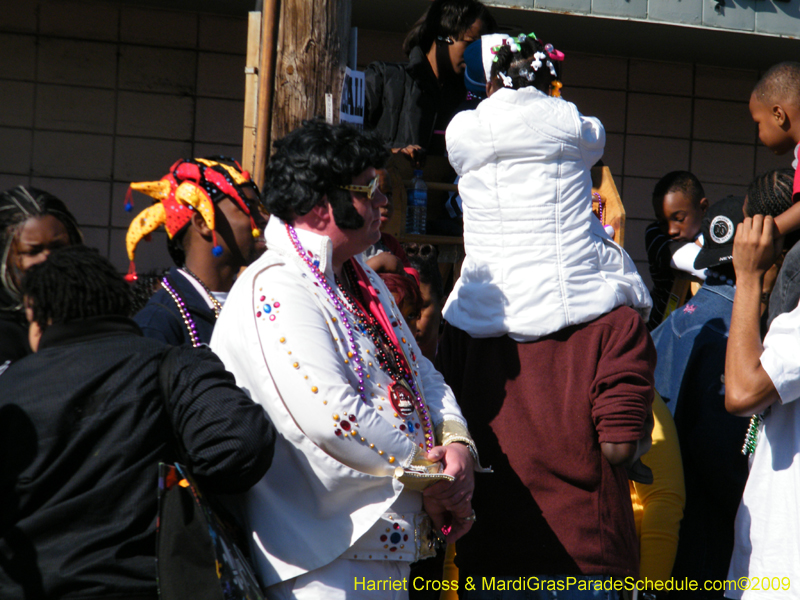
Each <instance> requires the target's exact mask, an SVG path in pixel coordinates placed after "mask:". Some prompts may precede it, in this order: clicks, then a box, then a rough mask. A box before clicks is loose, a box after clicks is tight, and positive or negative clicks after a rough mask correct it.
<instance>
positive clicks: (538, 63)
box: [531, 52, 547, 71]
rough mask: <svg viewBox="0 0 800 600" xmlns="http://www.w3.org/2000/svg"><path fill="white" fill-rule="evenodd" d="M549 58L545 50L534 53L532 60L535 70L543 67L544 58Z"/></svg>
mask: <svg viewBox="0 0 800 600" xmlns="http://www.w3.org/2000/svg"><path fill="white" fill-rule="evenodd" d="M543 58H547V55H546V54H545V53H544V52H536V53H535V54H534V55H533V61H532V62H531V67H533V70H534V71H538V70H539V69H541V68H542V59H543Z"/></svg>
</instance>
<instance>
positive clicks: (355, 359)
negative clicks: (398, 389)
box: [286, 223, 434, 451]
mask: <svg viewBox="0 0 800 600" xmlns="http://www.w3.org/2000/svg"><path fill="white" fill-rule="evenodd" d="M286 232H287V233H288V234H289V239H290V240H291V241H292V245H293V246H294V249H295V250H296V251H297V254H298V255H299V256H300V258H302V259H303V262H305V263H306V265H307V266H308V268H309V269H310V270H311V272H312V273H313V274H314V277H315V278H316V279H317V282H318V283H319V285H320V287H321V288H322V289H323V290H325V293H326V294H327V296H328V298H330V300H331V302H332V303H333V306H334V308H335V309H336V312H338V313H339V316H340V317H341V319H342V323H343V324H344V326H345V329H346V330H347V342H348V346H349V348H350V351H349V352H348V357H349V358H350V359H351V360H352V364H353V368H354V369H355V372H356V376H357V377H358V394H359V396H360V397H361V400H363V401H364V402H368V400H367V396H366V394H365V392H364V365H363V361H362V359H361V352H360V350H359V348H358V344H356V341H355V338H354V337H353V326H352V325H351V324H350V319H349V317H348V314H347V313H348V311H347V309H346V308H345V306H344V304H342V302H341V301H340V300H339V296H338V295H337V294H336V292H335V291H334V289H333V288H332V287H331V285H330V284H329V283H328V280H327V278H326V277H325V275H323V273H322V271H320V270H319V267H318V266H317V265H315V264H314V263H313V262H312V261H311V258H310V257H309V255H308V252H306V250H305V248H303V245H302V244H301V243H300V240H299V239H298V238H297V232H296V231H295V229H294V227H292V226H291V225H289V224H288V223H286ZM353 311H355V312H354V315H355V317H356V319H357V318H358V312H357V307H356V306H355V303H353ZM409 375H411V374H410V373H409ZM390 376H391V375H390ZM406 381H407V382H408V383H409V385H410V387H411V389H412V391H413V395H414V397H415V399H416V404H417V406H416V408H417V410H418V412H419V413H420V416H421V417H422V422H423V424H424V431H425V446H426V448H427V450H428V451H430V450H431V449H432V448H433V444H434V436H433V428H432V426H431V421H430V415H429V414H428V409H427V407H426V406H425V402H424V401H423V400H422V397H421V396H420V394H419V392H418V390H417V386H416V383H415V382H414V378H413V377H412V376H409V377H408V378H407V379H406Z"/></svg>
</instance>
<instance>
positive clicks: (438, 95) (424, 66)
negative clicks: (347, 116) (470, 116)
mask: <svg viewBox="0 0 800 600" xmlns="http://www.w3.org/2000/svg"><path fill="white" fill-rule="evenodd" d="M364 89H365V104H366V111H365V112H366V114H365V116H364V128H365V129H374V130H376V131H378V132H379V133H380V134H381V136H382V137H383V139H384V140H385V141H386V143H387V144H388V145H389V146H390V147H392V148H402V147H405V146H408V145H409V144H416V145H418V146H422V147H423V148H425V149H426V150H427V151H428V152H429V153H430V154H435V155H443V154H444V136H441V135H434V133H433V132H434V130H444V129H446V127H447V124H448V123H449V122H450V119H451V118H452V116H453V114H454V113H455V109H456V107H458V105H459V104H461V103H462V102H463V101H464V99H465V98H466V88H465V87H464V83H463V80H461V79H454V80H453V81H452V82H449V83H448V85H446V86H443V87H439V82H438V81H437V79H436V76H435V75H434V74H433V69H431V65H430V63H429V62H428V59H427V57H426V56H425V53H424V52H423V51H422V49H421V48H420V47H419V46H417V47H415V48H413V49H412V50H411V54H410V55H409V61H408V63H407V64H401V63H389V62H374V63H372V64H370V65H369V66H368V67H367V70H366V74H365V88H364Z"/></svg>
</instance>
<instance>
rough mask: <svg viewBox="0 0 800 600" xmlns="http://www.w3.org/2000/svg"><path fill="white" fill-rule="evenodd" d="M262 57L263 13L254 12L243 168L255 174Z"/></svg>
mask: <svg viewBox="0 0 800 600" xmlns="http://www.w3.org/2000/svg"><path fill="white" fill-rule="evenodd" d="M260 55H261V13H260V12H257V11H252V12H250V13H249V15H248V21H247V62H246V64H245V68H244V73H245V79H244V131H243V134H242V167H243V168H244V169H245V170H246V171H250V173H254V167H255V159H256V146H257V144H256V140H257V139H258V138H257V133H258V128H257V125H258V71H259V69H258V66H259V58H260Z"/></svg>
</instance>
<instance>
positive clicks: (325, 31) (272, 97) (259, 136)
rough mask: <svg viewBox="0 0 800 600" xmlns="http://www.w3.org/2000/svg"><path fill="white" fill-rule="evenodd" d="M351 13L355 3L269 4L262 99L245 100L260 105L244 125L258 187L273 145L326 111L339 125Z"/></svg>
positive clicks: (305, 0)
mask: <svg viewBox="0 0 800 600" xmlns="http://www.w3.org/2000/svg"><path fill="white" fill-rule="evenodd" d="M351 11H352V0H265V1H264V7H263V13H262V16H261V35H260V40H259V41H258V43H257V45H258V47H259V52H258V56H259V64H258V86H257V88H258V93H257V99H254V98H252V96H251V97H250V98H249V99H246V101H245V102H246V105H247V102H250V103H251V105H257V107H258V108H257V111H256V120H255V125H254V127H253V123H252V121H251V122H250V123H246V124H245V146H247V145H248V139H249V140H250V141H251V145H250V149H249V150H248V149H247V148H246V149H245V152H244V155H245V156H252V166H250V165H248V164H247V162H248V161H247V160H245V161H244V162H245V165H244V166H245V168H250V169H251V170H252V172H253V175H254V179H255V180H256V182H257V183H258V184H259V185H261V184H262V183H263V173H264V165H265V164H266V161H267V160H269V156H270V154H271V148H272V142H273V141H275V140H277V139H280V138H281V137H283V136H284V135H286V134H287V133H289V132H290V131H292V130H293V129H296V128H297V127H299V126H300V125H301V124H302V122H303V121H304V120H305V119H311V118H313V117H316V116H322V117H323V118H324V117H326V108H327V109H328V111H327V112H329V113H332V120H333V122H337V121H338V108H339V98H340V95H341V86H342V81H343V80H344V72H345V67H346V64H347V50H348V44H349V41H350V14H351ZM252 37H253V34H251V42H253V40H252ZM254 45H255V44H254V43H251V44H250V47H251V48H252V47H253V46H254ZM248 54H250V52H248ZM253 87H256V86H253ZM245 112H246V114H247V112H248V111H247V108H246V109H245ZM328 116H330V115H328ZM248 126H249V128H250V129H249V131H248ZM248 136H249V138H248ZM253 136H255V149H254V150H253V149H252V138H253Z"/></svg>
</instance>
